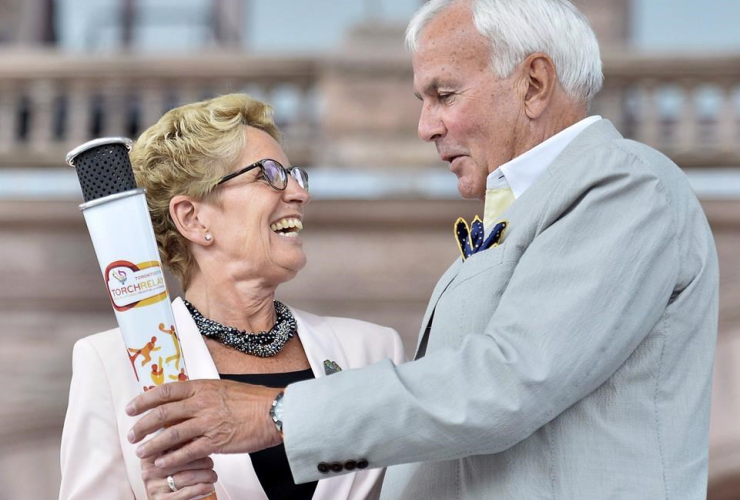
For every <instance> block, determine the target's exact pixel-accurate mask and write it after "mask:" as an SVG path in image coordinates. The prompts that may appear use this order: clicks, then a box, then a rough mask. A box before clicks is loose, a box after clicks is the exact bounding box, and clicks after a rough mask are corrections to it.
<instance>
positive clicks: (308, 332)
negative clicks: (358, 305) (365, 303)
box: [59, 298, 405, 500]
mask: <svg viewBox="0 0 740 500" xmlns="http://www.w3.org/2000/svg"><path fill="white" fill-rule="evenodd" d="M172 309H173V311H174V315H175V321H176V322H177V325H178V329H179V336H180V342H181V345H182V351H183V355H184V357H185V363H186V366H187V369H188V373H189V375H190V378H192V379H217V378H218V372H217V371H216V366H215V365H214V363H213V359H212V358H211V356H210V354H209V352H208V349H207V347H206V345H205V342H203V339H202V338H201V336H200V333H199V332H198V329H197V327H196V326H195V323H194V322H193V319H192V317H191V316H190V313H189V312H188V310H187V308H186V307H185V304H184V303H183V301H182V299H180V298H177V299H175V300H174V301H173V303H172ZM291 310H292V312H293V314H294V315H295V318H296V321H297V323H298V336H299V337H300V339H301V342H302V343H303V347H304V349H305V351H306V356H307V357H308V361H309V364H310V365H311V370H312V371H313V373H314V376H315V377H316V378H320V377H325V376H326V375H325V373H324V361H325V360H330V361H335V362H336V363H337V364H338V365H339V366H340V367H341V368H342V369H345V370H346V369H349V368H359V367H362V366H366V365H369V364H372V363H375V362H377V361H380V360H382V359H385V358H390V359H392V360H393V361H394V362H395V363H396V364H399V363H402V362H403V361H404V360H405V355H404V351H403V345H402V343H401V339H400V337H399V336H398V333H396V331H395V330H393V329H391V328H386V327H382V326H379V325H375V324H372V323H366V322H364V321H358V320H353V319H345V318H330V317H321V316H316V315H313V314H309V313H306V312H302V311H298V310H295V309H291ZM138 393H139V389H138V388H137V385H136V382H135V380H134V377H133V375H132V374H131V367H130V365H129V361H128V358H127V356H126V351H125V347H124V343H123V339H122V337H121V334H120V332H119V330H118V329H115V330H109V331H107V332H103V333H99V334H96V335H91V336H89V337H86V338H83V339H81V340H79V341H78V342H77V343H76V344H75V347H74V355H73V375H72V383H71V386H70V391H69V406H68V408H67V417H66V419H65V422H64V431H63V433H62V447H61V466H62V484H61V489H60V492H59V498H60V500H89V499H91V498H105V499H106V500H133V499H136V500H146V498H147V496H146V491H145V490H144V483H143V481H142V479H141V467H140V463H139V459H138V458H137V457H136V455H135V454H134V450H135V446H133V445H131V444H129V442H128V441H127V440H126V434H127V433H128V431H129V429H131V427H132V426H133V425H134V423H135V421H136V419H135V418H131V417H129V416H127V415H126V414H125V412H124V408H125V406H126V404H127V403H128V402H129V401H130V400H131V399H133V398H134V397H135V396H136V395H137V394H138ZM212 458H213V460H214V463H215V467H214V469H215V470H216V472H217V473H218V477H219V481H218V483H217V484H216V493H217V495H218V498H219V500H241V499H250V500H267V496H266V495H265V492H264V490H263V489H262V487H261V485H260V482H259V480H258V479H257V476H256V474H255V472H254V469H253V467H252V462H251V460H250V458H249V455H248V454H239V455H215V456H213V457H212ZM383 474H384V470H382V469H372V470H365V471H361V472H356V473H354V474H348V475H343V476H337V477H333V478H328V479H323V480H321V481H319V483H318V486H317V487H316V491H315V493H314V496H313V498H314V500H345V499H347V500H361V499H367V498H377V496H378V494H379V491H380V482H381V480H382V477H383Z"/></svg>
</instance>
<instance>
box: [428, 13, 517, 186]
mask: <svg viewBox="0 0 740 500" xmlns="http://www.w3.org/2000/svg"><path fill="white" fill-rule="evenodd" d="M413 65H414V93H415V94H416V96H417V97H418V98H419V99H421V101H422V110H421V116H420V117H419V131H418V132H419V137H420V138H421V139H422V140H425V141H430V142H434V144H435V145H436V146H437V153H438V154H439V157H440V158H441V159H442V160H443V161H446V162H449V164H450V170H451V171H452V172H453V173H454V174H455V175H456V176H457V178H458V190H459V191H460V194H461V195H462V197H463V198H483V197H484V196H485V192H486V177H487V176H488V174H489V173H490V172H493V171H494V170H496V168H498V167H499V166H500V165H502V164H504V163H506V162H507V161H509V160H511V159H512V158H513V157H514V151H515V148H516V138H517V137H518V136H520V134H519V132H518V131H519V130H522V127H523V124H524V123H525V121H524V120H523V118H524V114H523V107H522V99H521V98H519V97H518V95H517V94H518V92H517V91H516V87H515V85H516V81H517V76H516V75H517V71H516V70H515V71H514V72H513V73H512V75H511V76H509V77H508V78H505V79H499V78H497V77H496V76H495V75H494V73H493V71H492V69H491V67H490V50H489V45H488V41H487V40H486V38H485V37H484V36H483V35H481V34H480V33H478V31H477V30H476V28H475V25H474V24H473V18H472V13H471V12H470V8H469V7H468V6H467V5H466V4H465V3H463V2H461V3H457V4H454V5H452V6H451V7H449V8H448V9H446V10H445V11H443V12H442V13H440V14H438V15H437V17H435V18H434V19H433V20H432V21H431V22H430V23H429V24H428V25H427V26H426V28H425V29H424V31H423V32H422V34H421V38H420V40H419V45H418V50H417V51H416V53H415V54H414V57H413Z"/></svg>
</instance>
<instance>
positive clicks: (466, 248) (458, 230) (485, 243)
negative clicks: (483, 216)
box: [455, 215, 507, 261]
mask: <svg viewBox="0 0 740 500" xmlns="http://www.w3.org/2000/svg"><path fill="white" fill-rule="evenodd" d="M506 226H507V222H506V221H502V222H499V223H498V224H496V225H495V226H494V227H493V229H492V230H491V234H489V235H488V238H485V240H484V239H483V238H484V236H485V230H484V228H483V221H481V220H480V217H478V216H477V215H476V216H475V218H474V219H473V223H472V227H469V226H468V222H467V221H466V220H465V219H463V218H462V217H459V218H458V219H457V221H456V222H455V241H457V247H458V249H459V250H460V254H461V255H462V259H463V261H464V260H465V259H467V258H468V257H470V256H471V255H473V254H475V253H478V252H480V251H483V250H487V249H489V248H491V247H492V246H496V245H498V244H499V243H500V242H501V240H502V238H503V236H504V230H505V229H506Z"/></svg>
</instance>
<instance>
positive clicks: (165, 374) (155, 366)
mask: <svg viewBox="0 0 740 500" xmlns="http://www.w3.org/2000/svg"><path fill="white" fill-rule="evenodd" d="M132 144H133V142H132V141H131V140H130V139H126V138H123V137H109V138H103V139H96V140H93V141H89V142H86V143H85V144H82V145H81V146H79V147H77V148H75V149H73V150H72V151H70V152H69V153H68V154H67V158H66V160H67V164H69V165H70V166H72V167H74V168H75V170H76V171H77V177H78V178H79V181H80V187H81V188H82V195H83V197H84V199H85V203H83V204H82V205H80V210H81V211H82V214H83V216H84V217H85V223H86V224H87V228H88V231H89V232H90V238H91V239H92V243H93V247H94V248H95V254H96V256H97V258H98V263H99V264H100V271H101V272H102V274H103V281H104V282H105V286H106V291H107V293H108V298H109V299H110V302H111V305H112V306H113V312H114V313H115V316H116V321H117V322H118V326H119V327H120V330H121V334H122V335H123V341H124V344H125V345H126V355H127V356H128V359H129V361H130V363H131V369H132V371H133V376H134V377H136V381H137V383H138V385H139V388H140V389H141V391H148V390H150V389H153V388H154V387H156V386H158V385H162V384H165V383H168V382H175V381H179V380H187V379H188V371H187V368H186V366H185V359H184V358H183V355H182V349H181V347H180V340H179V337H178V335H177V325H176V324H175V318H174V315H173V313H172V307H171V306H170V300H169V294H168V293H167V285H166V284H165V278H164V273H163V272H162V262H161V261H160V258H159V252H158V251H157V243H156V240H155V238H154V230H153V229H152V221H151V219H150V217H149V209H148V207H147V204H146V197H145V193H146V190H145V189H143V188H137V187H136V180H135V178H134V172H133V169H132V167H131V160H130V159H129V155H128V153H129V151H131V146H132ZM199 498H208V499H212V500H215V499H216V494H215V492H214V493H212V494H210V495H207V496H205V497H199Z"/></svg>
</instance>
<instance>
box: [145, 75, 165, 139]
mask: <svg viewBox="0 0 740 500" xmlns="http://www.w3.org/2000/svg"><path fill="white" fill-rule="evenodd" d="M139 95H140V96H141V101H140V114H139V133H141V132H143V131H144V130H146V129H147V128H149V127H151V126H152V125H154V124H155V123H156V122H157V120H159V118H160V116H162V112H163V111H164V102H165V92H164V87H163V85H162V83H161V82H158V81H149V82H145V84H144V85H143V86H142V87H141V88H140V89H139Z"/></svg>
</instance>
